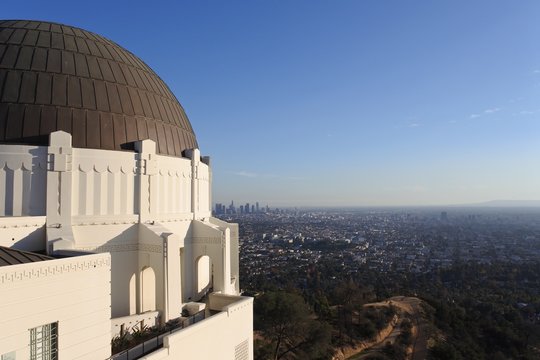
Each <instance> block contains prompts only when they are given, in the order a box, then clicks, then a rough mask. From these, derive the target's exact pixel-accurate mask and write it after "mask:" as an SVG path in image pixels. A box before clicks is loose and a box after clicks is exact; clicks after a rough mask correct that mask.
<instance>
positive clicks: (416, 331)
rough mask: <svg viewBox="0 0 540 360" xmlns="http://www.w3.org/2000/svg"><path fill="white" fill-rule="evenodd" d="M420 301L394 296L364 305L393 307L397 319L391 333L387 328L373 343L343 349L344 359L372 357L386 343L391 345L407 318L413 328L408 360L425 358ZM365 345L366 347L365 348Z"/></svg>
mask: <svg viewBox="0 0 540 360" xmlns="http://www.w3.org/2000/svg"><path fill="white" fill-rule="evenodd" d="M421 304H422V301H421V300H420V299H418V298H415V297H404V296H395V297H392V298H390V299H388V300H386V301H381V302H377V303H372V304H366V305H365V306H374V307H381V306H385V307H386V306H390V305H393V306H395V307H396V308H398V309H399V310H401V314H399V313H398V314H399V316H398V318H397V319H396V318H395V319H394V321H393V325H392V329H391V331H388V330H389V329H388V327H387V328H386V329H384V330H386V331H383V332H381V333H380V334H379V336H377V339H376V340H375V341H372V342H370V343H369V344H367V343H359V344H358V345H363V346H356V347H355V348H348V349H344V351H343V353H342V354H343V355H344V358H345V359H350V360H353V359H354V360H359V359H363V358H366V357H367V356H368V355H372V354H374V353H376V352H379V351H381V350H382V349H383V347H384V346H385V345H386V344H387V343H391V344H393V343H394V342H395V340H396V338H397V337H398V336H399V334H400V333H401V328H400V324H401V322H402V321H403V319H404V318H405V317H406V316H407V317H409V318H411V319H412V321H413V326H412V329H411V333H412V336H413V338H412V346H411V347H410V353H409V355H408V357H407V358H408V359H411V360H423V359H425V358H426V356H427V332H426V329H427V323H426V321H425V320H424V318H423V316H422V308H421ZM366 345H367V346H366Z"/></svg>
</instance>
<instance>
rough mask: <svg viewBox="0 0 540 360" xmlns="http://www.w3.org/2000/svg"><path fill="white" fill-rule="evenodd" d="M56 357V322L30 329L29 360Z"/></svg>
mask: <svg viewBox="0 0 540 360" xmlns="http://www.w3.org/2000/svg"><path fill="white" fill-rule="evenodd" d="M57 359H58V323H57V322H54V323H50V324H47V325H43V326H38V327H35V328H33V329H30V360H57Z"/></svg>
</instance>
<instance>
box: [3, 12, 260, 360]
mask: <svg viewBox="0 0 540 360" xmlns="http://www.w3.org/2000/svg"><path fill="white" fill-rule="evenodd" d="M146 25H147V26H152V25H151V24H150V23H149V24H146ZM154 32H156V33H159V32H158V31H155V30H154ZM174 46H176V45H174ZM0 123H1V124H2V125H1V127H0V128H1V129H2V130H1V131H0V163H1V166H0V198H1V199H2V201H1V202H0V225H1V226H0V314H2V316H1V317H0V329H2V330H1V331H0V358H2V359H45V358H47V359H58V358H60V359H88V360H94V359H108V358H109V357H110V356H111V339H112V338H114V337H116V336H119V335H122V334H125V333H126V332H128V333H129V332H132V331H134V330H136V329H142V328H144V327H145V326H152V325H163V324H165V323H169V324H170V325H171V326H173V327H175V329H176V330H178V331H175V332H171V333H168V334H163V335H162V336H161V337H159V338H157V337H156V338H154V340H155V341H154V340H152V341H150V342H147V343H146V345H145V350H144V351H145V359H171V360H172V359H252V358H253V350H252V349H253V345H252V343H253V341H252V340H253V335H252V334H253V328H252V318H253V315H252V299H251V298H247V297H242V296H239V291H240V287H239V271H238V225H237V224H229V223H226V222H223V221H221V220H219V219H217V218H214V217H212V214H211V198H210V194H211V189H210V184H211V174H212V173H211V168H210V165H209V164H210V162H209V158H208V157H205V156H201V154H200V151H199V149H198V145H197V139H196V136H195V134H194V132H193V129H192V127H191V124H190V122H189V120H188V118H187V116H186V114H185V112H184V109H183V108H182V106H181V105H180V103H179V102H178V100H177V99H176V97H175V96H174V94H173V93H172V92H171V90H170V89H169V87H168V86H167V85H166V84H165V83H164V82H163V81H162V80H161V79H160V78H159V77H158V76H157V75H156V73H155V72H154V71H153V70H152V69H151V68H150V67H148V65H146V64H145V63H144V62H143V61H142V60H141V59H139V58H138V57H136V56H135V55H133V54H132V53H131V52H129V51H127V50H125V49H124V48H122V47H120V46H119V45H117V44H116V43H114V42H112V41H110V40H108V39H106V38H104V37H102V36H100V35H97V34H95V33H91V32H88V31H85V30H82V29H78V28H74V27H71V26H65V25H61V24H56V23H49V22H37V21H0ZM201 126H203V125H201ZM233 207H234V206H233ZM194 322H197V324H195V325H190V326H187V327H184V325H188V324H193V323H194ZM138 351H140V349H139V350H137V348H132V349H129V350H125V351H123V352H122V353H120V354H117V355H115V357H113V358H126V359H127V358H134V356H135V355H136V354H137V353H138Z"/></svg>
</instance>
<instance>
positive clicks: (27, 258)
mask: <svg viewBox="0 0 540 360" xmlns="http://www.w3.org/2000/svg"><path fill="white" fill-rule="evenodd" d="M53 259H54V258H52V257H50V256H47V255H41V254H36V253H33V252H29V251H22V250H17V249H12V248H8V247H5V246H0V266H7V265H18V264H26V263H32V262H37V261H45V260H53Z"/></svg>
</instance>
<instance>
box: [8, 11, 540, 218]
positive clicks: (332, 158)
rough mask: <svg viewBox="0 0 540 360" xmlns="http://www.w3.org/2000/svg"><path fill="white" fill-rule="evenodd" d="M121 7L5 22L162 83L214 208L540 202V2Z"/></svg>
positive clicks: (19, 14)
mask: <svg viewBox="0 0 540 360" xmlns="http://www.w3.org/2000/svg"><path fill="white" fill-rule="evenodd" d="M126 4H128V3H127V2H126V3H123V2H115V3H111V2H107V3H105V2H102V1H96V2H93V5H92V7H89V8H85V9H84V11H82V9H81V8H80V7H76V6H73V5H72V3H68V2H62V1H58V2H54V3H43V2H38V1H30V2H25V3H24V4H16V3H10V4H5V6H4V8H3V9H4V12H3V17H4V18H22V19H42V20H51V21H57V22H61V23H68V24H76V25H77V26H80V27H83V28H86V29H88V30H91V31H94V32H96V33H100V34H103V35H104V36H107V37H108V38H110V39H114V40H115V41H117V42H119V43H120V44H121V45H122V46H125V47H126V48H128V49H130V50H131V51H133V52H134V53H137V54H138V55H140V56H141V58H142V59H143V60H144V61H145V62H147V63H148V64H149V65H150V66H151V67H152V68H153V69H155V70H156V72H157V73H158V75H159V76H160V77H162V78H166V79H168V81H167V83H168V84H169V86H170V87H171V90H172V91H173V92H174V94H175V95H176V96H177V97H178V99H179V100H180V102H181V103H182V105H183V106H184V108H185V110H186V112H187V114H188V117H189V118H190V120H191V123H192V125H193V127H194V130H195V132H196V133H197V134H198V136H197V138H198V141H199V146H200V149H201V152H202V154H203V155H206V154H209V155H211V156H212V164H213V177H214V184H215V189H214V193H213V202H218V203H224V204H227V203H228V200H227V199H235V200H238V201H239V202H240V203H245V202H248V201H250V200H251V199H258V201H259V203H261V204H265V205H266V204H268V205H270V206H299V207H300V206H404V205H412V206H414V205H451V204H471V203H481V202H485V201H491V200H538V199H540V187H539V186H538V183H539V182H540V168H539V167H538V166H537V161H536V160H537V159H538V158H539V157H540V148H539V146H538V140H539V136H538V134H539V133H540V121H539V120H540V105H539V104H538V101H537V99H538V96H539V95H540V49H539V48H538V46H537V44H536V43H537V41H536V39H538V37H539V35H540V24H538V22H537V20H536V17H537V16H536V14H538V13H539V10H540V4H539V3H537V2H534V1H523V2H519V3H510V2H505V1H478V2H475V3H473V4H471V3H470V2H465V1H457V2H451V3H450V2H448V3H436V4H435V3H428V2H425V1H414V2H408V3H407V4H401V3H398V2H390V1H385V2H353V1H343V2H339V3H330V2H324V1H298V2H294V3H285V2H257V3H251V2H249V3H248V2H241V1H232V2H227V3H226V4H225V3H221V2H217V1H207V2H204V3H201V2H190V1H183V2H179V3H176V4H166V5H165V3H160V2H157V3H155V4H154V5H155V6H152V7H148V6H144V7H143V3H142V2H130V3H129V4H130V6H126ZM105 7H106V8H107V11H106V12H104V11H102V9H103V8H105ZM127 19H129V21H128V20H127ZM171 44H173V45H174V46H171ZM171 48H172V49H173V50H171Z"/></svg>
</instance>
